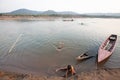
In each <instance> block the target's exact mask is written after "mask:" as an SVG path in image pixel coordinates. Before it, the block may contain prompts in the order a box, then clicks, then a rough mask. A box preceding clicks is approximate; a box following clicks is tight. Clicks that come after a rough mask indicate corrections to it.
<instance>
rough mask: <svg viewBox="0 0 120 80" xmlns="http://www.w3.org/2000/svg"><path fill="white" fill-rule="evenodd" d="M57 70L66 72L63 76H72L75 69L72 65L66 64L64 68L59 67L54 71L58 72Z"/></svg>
mask: <svg viewBox="0 0 120 80" xmlns="http://www.w3.org/2000/svg"><path fill="white" fill-rule="evenodd" d="M58 71H65V72H66V74H65V75H64V76H63V77H68V75H70V76H72V75H75V74H76V72H75V69H74V67H73V66H72V65H68V66H67V67H65V68H59V69H57V70H56V72H58Z"/></svg>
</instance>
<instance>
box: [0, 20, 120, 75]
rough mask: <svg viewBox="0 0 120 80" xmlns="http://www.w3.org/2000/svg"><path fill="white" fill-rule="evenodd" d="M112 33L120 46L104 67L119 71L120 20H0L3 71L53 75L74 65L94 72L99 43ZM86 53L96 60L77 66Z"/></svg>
mask: <svg viewBox="0 0 120 80" xmlns="http://www.w3.org/2000/svg"><path fill="white" fill-rule="evenodd" d="M81 23H84V24H83V25H81ZM113 33H114V34H117V35H118V36H119V37H118V42H117V46H116V49H115V51H114V53H113V55H112V56H111V57H110V58H109V59H108V60H107V61H106V62H105V63H104V64H103V65H102V66H103V67H109V68H119V67H120V64H119V63H120V39H119V38H120V19H97V18H94V19H90V18H86V19H74V21H72V22H70V21H68V22H67V21H66V22H64V21H62V19H58V20H57V19H56V20H55V21H39V20H37V21H22V20H21V21H12V20H8V21H7V20H0V69H3V70H8V71H14V72H23V73H28V72H29V73H33V74H45V75H54V74H55V73H54V70H55V69H56V68H58V67H61V66H66V65H67V64H72V65H74V66H75V67H76V69H77V72H78V73H80V72H81V71H89V70H93V69H96V67H97V66H96V54H97V51H98V48H99V46H100V44H101V43H102V42H103V41H104V40H105V39H106V38H107V37H108V36H109V35H110V34H113ZM61 44H62V45H61ZM57 48H60V49H57ZM86 51H88V54H89V55H93V56H95V57H93V58H91V59H88V60H85V61H83V62H79V63H78V62H77V61H76V60H75V58H76V56H78V55H80V54H81V53H84V52H86Z"/></svg>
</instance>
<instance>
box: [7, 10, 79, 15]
mask: <svg viewBox="0 0 120 80" xmlns="http://www.w3.org/2000/svg"><path fill="white" fill-rule="evenodd" d="M5 14H9V15H78V13H75V12H72V11H64V12H56V11H53V10H47V11H33V10H28V9H18V10H15V11H12V12H8V13H5Z"/></svg>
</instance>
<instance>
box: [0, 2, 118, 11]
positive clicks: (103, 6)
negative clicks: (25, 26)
mask: <svg viewBox="0 0 120 80" xmlns="http://www.w3.org/2000/svg"><path fill="white" fill-rule="evenodd" d="M20 8H26V9H30V10H37V11H45V10H55V11H75V12H78V13H93V12H105V13H107V12H113V13H118V12H120V0H0V13H1V12H10V11H13V10H16V9H20Z"/></svg>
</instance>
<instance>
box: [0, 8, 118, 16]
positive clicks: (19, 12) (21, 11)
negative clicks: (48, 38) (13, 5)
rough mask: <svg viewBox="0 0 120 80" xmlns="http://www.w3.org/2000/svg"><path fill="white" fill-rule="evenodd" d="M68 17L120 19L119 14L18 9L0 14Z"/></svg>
mask: <svg viewBox="0 0 120 80" xmlns="http://www.w3.org/2000/svg"><path fill="white" fill-rule="evenodd" d="M4 14H5V15H69V16H76V17H92V18H94V17H95V18H96V17H100V18H120V13H84V14H80V13H76V12H72V11H63V12H56V11H53V10H47V11H34V10H28V9H18V10H15V11H12V12H8V13H0V15H4Z"/></svg>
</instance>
